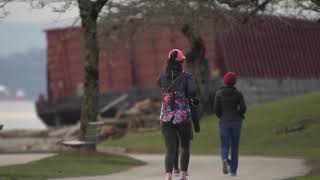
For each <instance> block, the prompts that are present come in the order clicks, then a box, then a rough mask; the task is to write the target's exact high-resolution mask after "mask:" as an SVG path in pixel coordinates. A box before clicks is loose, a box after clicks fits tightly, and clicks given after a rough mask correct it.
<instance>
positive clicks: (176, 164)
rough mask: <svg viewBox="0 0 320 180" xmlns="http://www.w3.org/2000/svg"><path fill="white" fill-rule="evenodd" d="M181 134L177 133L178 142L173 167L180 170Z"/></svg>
mask: <svg viewBox="0 0 320 180" xmlns="http://www.w3.org/2000/svg"><path fill="white" fill-rule="evenodd" d="M179 144H180V143H179V136H178V134H177V142H176V152H175V153H174V163H173V168H174V169H175V170H179Z"/></svg>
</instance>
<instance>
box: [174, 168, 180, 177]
mask: <svg viewBox="0 0 320 180" xmlns="http://www.w3.org/2000/svg"><path fill="white" fill-rule="evenodd" d="M173 173H174V175H175V176H176V177H179V176H180V171H179V169H175V170H173Z"/></svg>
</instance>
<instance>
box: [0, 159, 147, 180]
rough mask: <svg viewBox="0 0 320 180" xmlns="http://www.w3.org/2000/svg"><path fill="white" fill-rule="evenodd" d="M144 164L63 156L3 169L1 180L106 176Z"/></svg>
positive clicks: (0, 174)
mask: <svg viewBox="0 0 320 180" xmlns="http://www.w3.org/2000/svg"><path fill="white" fill-rule="evenodd" d="M142 164H143V163H142V162H141V161H137V160H135V159H132V158H129V157H125V156H115V155H109V154H99V153H90V154H84V153H81V154H80V153H75V154H60V155H56V156H53V157H49V158H45V159H42V160H39V161H34V162H30V163H27V164H22V165H13V166H5V167H0V179H1V180H45V179H48V178H61V177H78V176H95V175H106V174H110V173H114V172H119V171H122V170H126V169H128V168H130V167H133V166H137V165H142Z"/></svg>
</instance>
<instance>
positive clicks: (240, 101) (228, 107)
mask: <svg viewBox="0 0 320 180" xmlns="http://www.w3.org/2000/svg"><path fill="white" fill-rule="evenodd" d="M223 79H224V84H225V86H224V87H222V88H221V89H219V90H218V91H217V94H216V97H215V103H214V112H215V113H216V115H217V116H218V117H219V119H220V140H221V158H222V164H223V173H224V174H228V173H229V167H228V166H229V165H230V174H231V176H236V175H237V170H238V157H239V143H240V134H241V128H242V121H243V119H244V113H245V112H246V104H245V101H244V98H243V95H242V93H241V92H240V91H238V90H237V89H236V88H235V87H234V86H235V84H236V82H237V77H236V74H235V73H234V72H228V73H226V74H225V76H224V78H223ZM230 149H231V160H229V152H230Z"/></svg>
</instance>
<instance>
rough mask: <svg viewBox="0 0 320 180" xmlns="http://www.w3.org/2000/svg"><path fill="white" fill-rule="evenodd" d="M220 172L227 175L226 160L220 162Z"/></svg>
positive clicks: (227, 163) (227, 165)
mask: <svg viewBox="0 0 320 180" xmlns="http://www.w3.org/2000/svg"><path fill="white" fill-rule="evenodd" d="M222 172H223V174H228V173H229V162H228V160H223V161H222Z"/></svg>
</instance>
